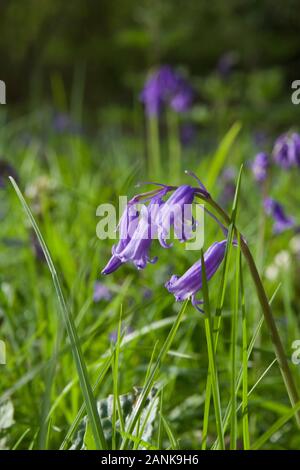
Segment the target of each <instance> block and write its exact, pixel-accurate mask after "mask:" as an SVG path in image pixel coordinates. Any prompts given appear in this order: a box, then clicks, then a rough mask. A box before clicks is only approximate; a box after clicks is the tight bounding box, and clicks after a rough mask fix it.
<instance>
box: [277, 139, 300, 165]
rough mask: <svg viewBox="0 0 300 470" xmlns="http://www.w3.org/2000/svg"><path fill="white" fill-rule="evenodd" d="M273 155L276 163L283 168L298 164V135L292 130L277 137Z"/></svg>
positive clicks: (299, 144)
mask: <svg viewBox="0 0 300 470" xmlns="http://www.w3.org/2000/svg"><path fill="white" fill-rule="evenodd" d="M273 157H274V160H275V162H276V163H277V165H279V166H281V167H282V168H284V169H285V170H287V169H289V168H291V167H294V166H300V135H299V134H297V133H296V132H293V133H292V134H283V135H281V136H280V137H278V139H277V140H276V142H275V144H274V148H273Z"/></svg>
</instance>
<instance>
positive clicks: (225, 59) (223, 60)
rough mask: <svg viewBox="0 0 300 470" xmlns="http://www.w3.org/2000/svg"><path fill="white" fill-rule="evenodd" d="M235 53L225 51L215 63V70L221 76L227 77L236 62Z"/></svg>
mask: <svg viewBox="0 0 300 470" xmlns="http://www.w3.org/2000/svg"><path fill="white" fill-rule="evenodd" d="M237 61H238V60H237V54H236V53H235V52H233V51H229V52H225V54H223V55H222V56H221V57H220V58H219V61H218V63H217V71H218V73H219V74H220V75H221V77H223V78H228V77H229V75H230V74H231V72H232V71H233V69H234V66H235V65H236V63H237Z"/></svg>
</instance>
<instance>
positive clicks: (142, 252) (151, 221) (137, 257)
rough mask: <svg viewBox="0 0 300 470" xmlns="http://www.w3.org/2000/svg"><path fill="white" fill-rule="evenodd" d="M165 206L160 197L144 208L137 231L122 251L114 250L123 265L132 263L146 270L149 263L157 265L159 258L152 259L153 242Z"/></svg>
mask: <svg viewBox="0 0 300 470" xmlns="http://www.w3.org/2000/svg"><path fill="white" fill-rule="evenodd" d="M162 204H163V201H162V199H161V198H160V197H155V198H153V199H152V200H151V202H150V204H149V205H148V206H142V208H141V211H140V216H139V221H138V224H137V226H136V229H135V231H134V233H133V235H132V237H131V238H130V240H129V241H128V243H127V244H126V246H124V248H123V249H122V250H116V249H114V250H113V255H116V256H118V258H119V259H120V261H121V262H122V263H126V262H127V261H132V262H133V263H134V265H135V266H136V267H137V268H138V269H144V268H145V266H146V264H147V263H155V262H156V260H157V258H152V259H151V258H150V256H149V251H150V246H151V243H152V240H153V239H154V237H155V236H156V233H157V225H156V219H157V214H158V212H159V208H160V207H161V205H162Z"/></svg>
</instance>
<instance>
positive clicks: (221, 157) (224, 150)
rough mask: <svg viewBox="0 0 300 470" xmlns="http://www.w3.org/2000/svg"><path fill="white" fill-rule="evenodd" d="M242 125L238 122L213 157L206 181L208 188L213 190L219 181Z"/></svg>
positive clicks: (226, 135)
mask: <svg viewBox="0 0 300 470" xmlns="http://www.w3.org/2000/svg"><path fill="white" fill-rule="evenodd" d="M241 127H242V126H241V124H240V123H239V122H236V123H235V124H233V126H232V127H231V128H230V129H229V131H228V132H227V134H225V136H224V138H223V140H222V142H221V143H220V145H219V148H218V149H217V151H216V153H215V155H213V157H212V159H211V163H210V166H209V172H208V176H207V180H206V186H207V187H208V188H212V187H213V186H214V184H215V183H216V181H217V178H218V176H219V174H220V172H221V170H222V168H223V167H224V164H225V160H226V158H227V156H228V154H229V151H230V149H231V147H232V145H233V143H234V141H235V139H236V137H237V135H238V133H239V132H240V130H241Z"/></svg>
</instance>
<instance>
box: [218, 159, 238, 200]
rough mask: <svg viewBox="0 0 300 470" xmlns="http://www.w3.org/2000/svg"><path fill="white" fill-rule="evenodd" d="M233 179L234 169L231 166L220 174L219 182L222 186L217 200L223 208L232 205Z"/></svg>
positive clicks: (234, 175)
mask: <svg viewBox="0 0 300 470" xmlns="http://www.w3.org/2000/svg"><path fill="white" fill-rule="evenodd" d="M235 179H236V169H235V168H234V167H232V166H228V167H226V168H225V169H224V170H223V172H222V173H221V176H220V182H221V184H222V185H223V189H222V192H221V195H220V197H219V199H220V203H221V204H222V205H223V206H227V205H228V204H230V203H232V200H233V197H234V195H235V189H236V185H235Z"/></svg>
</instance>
